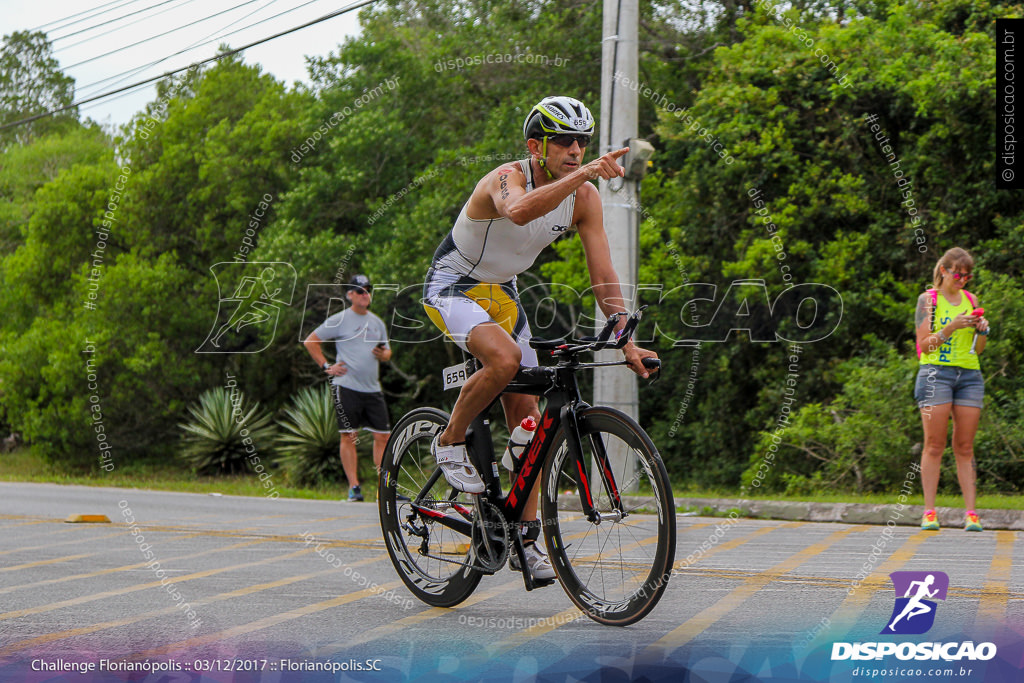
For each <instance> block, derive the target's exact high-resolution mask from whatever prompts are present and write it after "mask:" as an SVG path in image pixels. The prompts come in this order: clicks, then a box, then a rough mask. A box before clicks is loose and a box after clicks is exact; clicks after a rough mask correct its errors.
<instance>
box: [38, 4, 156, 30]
mask: <svg viewBox="0 0 1024 683" xmlns="http://www.w3.org/2000/svg"><path fill="white" fill-rule="evenodd" d="M136 2H140V0H128V1H127V2H125V0H113V1H112V2H108V3H107V4H106V5H100V6H99V7H93V8H92V9H86V10H82V11H81V12H77V13H75V14H70V15H68V16H66V17H62V18H60V19H54V20H53V21H48V22H46V23H45V24H40V25H39V26H36V27H35V28H33V29H29V31H30V32H32V33H35V32H36V31H42V30H43V29H44V28H46V27H47V26H49V25H50V24H56V23H57V22H58V21H64V20H66V19H74V18H75V17H77V16H79V15H82V14H88V13H89V12H95V11H96V10H98V9H102V8H104V7H107V6H109V5H116V4H118V3H121V7H122V8H123V7H127V6H128V5H132V4H134V3H136ZM114 9H117V8H115V7H111V8H110V9H108V10H103V11H102V12H96V14H90V15H89V16H87V17H82V18H81V19H78V20H76V21H72V22H69V23H67V24H61V25H60V26H54V27H53V28H50V29H49V30H50V31H59V30H61V29H62V28H65V27H67V26H74V25H75V24H79V23H81V22H83V21H86V20H88V19H92V18H93V17H98V16H99V15H101V14H106V13H107V12H112V11H113V10H114Z"/></svg>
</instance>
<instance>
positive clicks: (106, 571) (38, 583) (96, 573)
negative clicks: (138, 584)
mask: <svg viewBox="0 0 1024 683" xmlns="http://www.w3.org/2000/svg"><path fill="white" fill-rule="evenodd" d="M197 535H198V534H186V535H185V536H179V537H177V538H171V539H165V540H170V541H183V540H185V539H187V538H194V537H195V536H197ZM266 542H267V541H261V540H256V541H245V542H243V543H234V544H232V545H229V546H225V547H223V548H211V549H210V550H203V551H201V552H198V553H192V554H190V555H178V556H177V557H169V558H167V559H166V560H160V562H161V563H162V562H176V561H178V560H190V559H192V558H193V557H201V556H203V555H210V554H212V553H219V552H222V551H225V550H233V549H235V548H243V547H245V546H247V545H253V544H256V543H266ZM92 554H93V555H98V554H103V553H92ZM146 564H147V563H146V562H138V563H136V564H129V565H125V566H123V567H112V568H110V569H100V570H98V571H94V572H86V573H84V574H73V575H71V576H62V577H60V578H56V579H46V580H44V581H34V582H33V583H23V584H21V585H20V586H6V587H4V588H0V595H3V594H4V593H13V592H14V591H17V590H24V589H26V588H38V587H40V586H48V585H50V584H53V583H63V582H64V581H73V580H75V579H91V578H93V577H94V576H103V575H104V574H114V573H116V572H124V571H128V570H131V569H139V568H141V567H145V566H146Z"/></svg>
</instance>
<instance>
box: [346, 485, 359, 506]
mask: <svg viewBox="0 0 1024 683" xmlns="http://www.w3.org/2000/svg"><path fill="white" fill-rule="evenodd" d="M348 499H349V501H350V502H356V503H362V502H363V492H362V491H360V490H359V487H358V486H352V487H350V488H349V490H348Z"/></svg>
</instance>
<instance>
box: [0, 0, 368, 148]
mask: <svg viewBox="0 0 1024 683" xmlns="http://www.w3.org/2000/svg"><path fill="white" fill-rule="evenodd" d="M375 2H377V0H359V1H358V2H353V3H352V4H350V5H346V6H345V7H342V8H341V9H339V10H335V11H333V12H329V13H327V14H325V15H324V16H322V17H320V18H319V19H314V20H312V21H307V22H306V23H304V24H300V25H299V26H295V27H293V28H290V29H286V30H284V31H281V32H279V33H275V34H274V35H272V36H267V37H266V38H261V39H260V40H256V41H253V42H251V43H249V44H248V45H243V46H242V47H238V48H235V49H233V50H228V51H227V52H222V53H220V54H218V55H215V56H213V57H209V58H207V59H203V60H201V61H198V62H194V63H192V64H189V65H188V66H184V67H182V68H180V69H175V70H174V71H168V72H166V73H163V74H161V75H159V76H153V77H152V78H147V79H145V80H142V81H139V82H137V83H132V84H131V85H126V86H124V87H123V88H117V89H116V90H111V91H109V92H105V93H101V94H99V95H95V96H93V97H88V98H86V99H84V100H79V101H77V102H72V103H71V104H69V105H67V106H65V107H58V108H57V109H51V110H49V111H46V112H43V113H41V114H35V115H33V116H29V117H26V118H24V119H18V120H17V121H11V122H10V123H5V124H3V125H0V130H4V129H6V128H13V127H15V126H22V125H24V124H26V123H31V122H32V121H38V120H39V119H42V118H46V117H47V116H53V115H54V114H59V113H60V112H62V111H67V110H68V109H74V108H75V107H79V106H81V105H83V104H88V103H89V102H95V101H96V100H101V99H103V98H105V97H110V96H111V95H117V94H118V93H122V92H125V91H126V90H131V89H132V88H137V87H139V86H142V85H146V84H147V83H152V82H153V81H159V80H160V79H162V78H167V77H169V76H173V75H174V74H176V73H181V72H182V71H187V70H188V69H192V68H195V67H198V66H202V65H203V64H209V63H210V62H216V61H218V60H221V59H224V58H225V57H230V56H231V55H235V54H238V53H239V52H243V51H245V50H248V49H249V48H251V47H255V46H257V45H262V44H263V43H267V42H270V41H271V40H275V39H277V38H280V37H281V36H286V35H288V34H289V33H295V32H296V31H301V30H302V29H304V28H309V27H310V26H314V25H316V24H319V23H321V22H324V21H327V20H328V19H333V18H334V17H338V16H341V15H342V14H348V13H349V12H351V11H352V10H356V9H359V8H360V7H365V6H366V5H372V4H373V3H375Z"/></svg>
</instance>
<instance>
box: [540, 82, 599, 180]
mask: <svg viewBox="0 0 1024 683" xmlns="http://www.w3.org/2000/svg"><path fill="white" fill-rule="evenodd" d="M593 134H594V115H593V114H591V113H590V110H589V109H587V107H586V105H585V104H583V103H582V102H580V101H579V100H577V99H575V98H573V97H562V96H556V97H545V98H544V99H543V100H541V101H540V102H538V103H537V104H536V105H534V107H533V109H531V110H530V113H529V114H528V115H527V117H526V121H524V122H523V138H524V139H526V140H529V139H531V138H534V139H539V140H543V141H544V147H543V150H542V151H541V155H542V156H541V158H540V159H538V163H540V166H541V168H543V169H544V172H545V173H547V174H548V177H549V178H550V177H551V171H549V170H548V169H547V163H546V161H547V156H548V138H549V137H551V136H553V135H593Z"/></svg>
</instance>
